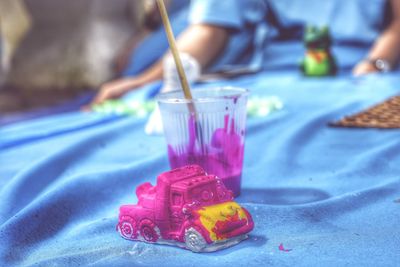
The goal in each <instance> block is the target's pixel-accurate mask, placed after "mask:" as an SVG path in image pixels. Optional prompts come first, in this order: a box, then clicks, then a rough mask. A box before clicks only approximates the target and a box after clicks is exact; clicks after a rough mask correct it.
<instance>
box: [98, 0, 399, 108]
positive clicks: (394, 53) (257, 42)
mask: <svg viewBox="0 0 400 267" xmlns="http://www.w3.org/2000/svg"><path fill="white" fill-rule="evenodd" d="M177 2H179V4H180V9H179V10H178V11H175V12H171V11H170V13H171V22H172V25H173V28H174V31H175V34H177V35H178V38H177V46H178V49H179V50H180V51H181V52H184V53H187V54H189V55H191V56H192V57H194V58H195V59H196V60H197V61H198V62H199V64H200V66H201V68H202V69H203V70H204V69H206V70H207V71H210V72H213V71H219V70H221V69H225V70H226V69H229V68H235V66H236V67H237V66H241V67H243V66H245V69H248V70H250V71H252V70H259V69H260V68H261V67H262V66H261V65H262V64H264V62H267V63H268V61H273V59H271V58H269V56H268V51H275V50H273V42H274V41H277V43H278V44H280V43H279V42H280V41H282V40H296V41H297V42H298V41H299V40H300V36H301V30H302V28H303V27H304V25H307V24H317V25H318V24H319V25H328V26H329V27H330V30H331V33H332V34H333V39H334V41H337V42H338V43H341V44H357V45H362V46H370V45H371V44H373V45H372V47H371V48H370V51H369V53H368V55H367V56H363V58H360V59H359V62H358V63H357V64H356V65H355V67H354V68H353V70H352V72H353V74H354V75H356V76H360V75H365V74H368V73H373V72H380V71H383V72H384V71H388V70H391V69H393V67H394V66H395V65H396V63H397V61H398V59H399V55H400V50H399V49H398V47H400V0H370V1H368V5H366V4H365V1H364V0H349V1H346V2H343V1H341V0H328V1H319V0H307V1H304V0H247V1H245V0H231V1H219V0H192V1H189V0H187V1H185V0H180V1H177ZM172 3H174V1H173V0H172ZM385 12H386V13H385ZM267 43H268V45H266V44H267ZM136 48H137V49H136V51H134V52H133V54H132V56H131V58H130V62H129V64H128V67H127V68H126V70H125V72H124V73H123V78H121V79H117V80H114V81H111V82H107V83H105V84H103V85H102V87H101V88H100V92H99V93H98V94H97V96H96V97H95V99H94V100H93V102H92V104H99V103H101V102H103V101H105V100H107V99H110V98H118V97H121V96H122V95H124V94H125V93H127V92H129V91H131V90H134V89H136V88H140V87H141V86H143V85H145V84H147V83H150V82H153V81H156V80H160V79H162V75H163V67H162V62H161V61H162V57H163V55H164V54H165V53H166V51H167V50H168V43H167V41H166V37H165V35H164V30H163V29H162V28H161V29H158V30H157V31H156V32H155V33H154V34H153V35H152V36H150V37H148V38H146V39H145V40H144V41H143V42H142V43H141V44H139V45H138V46H137V47H136ZM264 48H266V49H264ZM138 51H139V52H138ZM279 51H284V50H279ZM265 52H267V54H266V53H265ZM289 52H290V51H289ZM272 53H273V52H270V54H272ZM284 53H285V51H284V52H281V53H274V54H273V56H274V57H282V56H284Z"/></svg>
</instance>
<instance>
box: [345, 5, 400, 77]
mask: <svg viewBox="0 0 400 267" xmlns="http://www.w3.org/2000/svg"><path fill="white" fill-rule="evenodd" d="M391 5H392V12H393V20H392V22H391V23H390V25H389V27H388V28H387V29H386V30H385V31H384V32H383V33H382V35H381V36H380V37H379V38H378V39H377V40H376V42H375V43H374V45H373V47H372V49H371V50H370V52H369V54H368V59H384V60H386V61H387V62H388V63H389V65H390V66H395V65H396V64H397V63H398V60H399V58H400V0H391ZM377 71H378V69H377V68H376V67H375V66H374V64H373V63H372V62H371V61H370V60H362V61H361V62H359V63H358V64H357V65H356V66H355V67H354V69H353V74H354V75H355V76H360V75H364V74H368V73H371V72H377Z"/></svg>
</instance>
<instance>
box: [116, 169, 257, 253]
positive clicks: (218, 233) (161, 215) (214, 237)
mask: <svg viewBox="0 0 400 267" xmlns="http://www.w3.org/2000/svg"><path fill="white" fill-rule="evenodd" d="M136 194H137V197H138V200H139V201H138V204H137V205H123V206H121V208H120V215H119V222H118V225H117V230H118V231H119V232H120V234H121V236H122V237H124V238H126V239H132V240H141V241H145V242H150V243H153V242H156V243H162V244H172V245H177V246H181V247H185V248H187V249H190V250H192V251H195V252H202V251H214V250H217V249H221V248H224V247H228V246H231V245H233V244H236V243H238V242H240V241H241V240H243V239H245V238H246V237H247V235H246V234H247V233H248V232H250V231H251V230H252V229H253V227H254V223H253V220H252V218H251V216H250V214H249V213H248V211H247V210H245V209H244V208H242V207H241V206H240V205H239V204H237V203H236V202H234V201H233V194H232V192H231V191H229V190H227V189H226V187H225V186H224V184H223V183H222V181H221V180H220V179H219V178H217V177H216V176H215V175H209V174H207V173H205V172H204V170H203V169H202V168H201V167H199V166H196V165H191V166H186V167H182V168H178V169H175V170H172V171H169V172H165V173H162V174H161V175H159V176H158V178H157V185H156V186H152V185H151V184H150V183H144V184H142V185H140V186H139V187H138V188H137V190H136Z"/></svg>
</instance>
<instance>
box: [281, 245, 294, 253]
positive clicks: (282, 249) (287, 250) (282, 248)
mask: <svg viewBox="0 0 400 267" xmlns="http://www.w3.org/2000/svg"><path fill="white" fill-rule="evenodd" d="M279 250H280V251H284V252H289V251H292V249H285V248H284V247H283V244H282V243H281V244H280V245H279Z"/></svg>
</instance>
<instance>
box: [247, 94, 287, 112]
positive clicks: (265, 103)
mask: <svg viewBox="0 0 400 267" xmlns="http://www.w3.org/2000/svg"><path fill="white" fill-rule="evenodd" d="M282 108H283V103H282V101H281V100H280V99H279V98H278V97H276V96H269V97H255V96H254V97H251V98H250V99H249V101H248V102H247V115H248V116H249V117H266V116H268V115H269V114H271V113H272V112H274V111H277V110H280V109H282Z"/></svg>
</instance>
